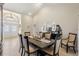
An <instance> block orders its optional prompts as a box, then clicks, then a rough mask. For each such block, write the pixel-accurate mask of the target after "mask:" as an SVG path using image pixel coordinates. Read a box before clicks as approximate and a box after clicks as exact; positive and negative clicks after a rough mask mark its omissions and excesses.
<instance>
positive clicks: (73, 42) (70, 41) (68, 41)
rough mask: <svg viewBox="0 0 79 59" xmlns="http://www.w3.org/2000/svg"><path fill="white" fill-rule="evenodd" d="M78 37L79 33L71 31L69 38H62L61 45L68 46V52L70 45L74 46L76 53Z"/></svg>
mask: <svg viewBox="0 0 79 59" xmlns="http://www.w3.org/2000/svg"><path fill="white" fill-rule="evenodd" d="M76 38H77V34H75V33H69V35H68V38H66V39H62V41H61V47H62V45H64V46H66V52H68V49H69V48H70V47H72V48H73V50H74V52H75V53H76V50H75V49H76V48H75V47H76V46H75V45H76Z"/></svg>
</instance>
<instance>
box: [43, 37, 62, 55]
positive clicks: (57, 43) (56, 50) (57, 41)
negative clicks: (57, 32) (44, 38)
mask: <svg viewBox="0 0 79 59" xmlns="http://www.w3.org/2000/svg"><path fill="white" fill-rule="evenodd" d="M60 44H61V37H57V38H55V43H54V45H53V46H54V47H48V48H45V49H43V51H44V52H45V53H46V54H47V55H49V56H56V55H58V56H59V49H60Z"/></svg>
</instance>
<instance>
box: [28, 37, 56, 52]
mask: <svg viewBox="0 0 79 59" xmlns="http://www.w3.org/2000/svg"><path fill="white" fill-rule="evenodd" d="M29 42H30V43H31V44H33V45H35V46H36V47H37V48H39V51H40V50H42V49H44V48H47V47H49V46H51V45H53V44H54V43H55V40H50V42H49V43H45V42H42V41H40V39H39V38H29Z"/></svg>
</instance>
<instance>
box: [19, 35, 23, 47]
mask: <svg viewBox="0 0 79 59" xmlns="http://www.w3.org/2000/svg"><path fill="white" fill-rule="evenodd" d="M18 35H19V39H20V40H19V41H20V46H21V47H23V39H22V34H18Z"/></svg>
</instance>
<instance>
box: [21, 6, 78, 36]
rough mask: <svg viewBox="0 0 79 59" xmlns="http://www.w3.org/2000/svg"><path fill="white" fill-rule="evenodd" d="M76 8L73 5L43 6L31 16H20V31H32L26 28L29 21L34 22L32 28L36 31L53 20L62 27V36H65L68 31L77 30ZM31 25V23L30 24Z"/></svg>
mask: <svg viewBox="0 0 79 59" xmlns="http://www.w3.org/2000/svg"><path fill="white" fill-rule="evenodd" d="M77 11H78V10H77V9H76V8H75V7H68V6H52V7H45V8H42V9H41V10H40V12H39V13H38V14H37V15H36V16H34V17H33V18H31V17H30V16H26V15H25V16H22V26H23V27H22V32H24V31H32V30H33V29H32V28H27V26H28V25H30V24H31V23H33V24H36V27H35V28H34V29H35V30H36V31H40V28H41V26H42V25H43V24H49V25H50V24H52V23H53V22H55V23H56V24H59V25H60V26H61V27H62V30H63V34H64V37H67V35H68V33H69V32H75V33H77V31H78V28H77V27H78V24H77V23H78V22H77V20H78V16H77ZM31 25H32V24H31Z"/></svg>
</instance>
